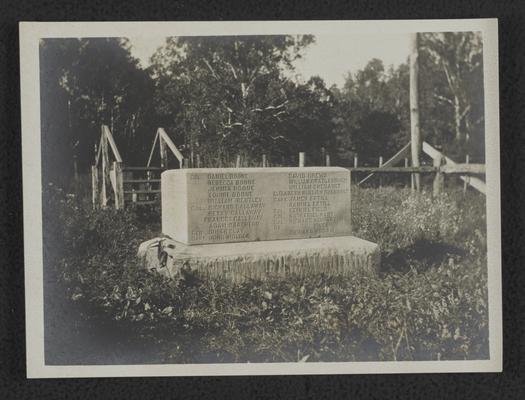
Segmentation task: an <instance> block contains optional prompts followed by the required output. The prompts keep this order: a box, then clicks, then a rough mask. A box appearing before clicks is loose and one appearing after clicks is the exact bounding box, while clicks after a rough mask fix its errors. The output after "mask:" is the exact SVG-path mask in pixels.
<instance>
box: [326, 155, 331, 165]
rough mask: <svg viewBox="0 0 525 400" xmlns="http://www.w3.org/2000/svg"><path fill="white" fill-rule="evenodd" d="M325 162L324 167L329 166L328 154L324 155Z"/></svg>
mask: <svg viewBox="0 0 525 400" xmlns="http://www.w3.org/2000/svg"><path fill="white" fill-rule="evenodd" d="M325 160H326V162H325V164H326V166H327V167H329V166H330V154H328V153H326V156H325Z"/></svg>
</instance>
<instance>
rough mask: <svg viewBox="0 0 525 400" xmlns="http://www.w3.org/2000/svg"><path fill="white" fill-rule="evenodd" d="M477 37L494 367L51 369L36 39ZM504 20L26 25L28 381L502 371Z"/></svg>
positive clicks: (23, 75)
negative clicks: (500, 22) (501, 35)
mask: <svg viewBox="0 0 525 400" xmlns="http://www.w3.org/2000/svg"><path fill="white" fill-rule="evenodd" d="M458 31H464V32H466V31H478V32H481V33H482V38H483V59H484V62H483V68H484V71H483V72H484V93H485V99H484V100H485V147H486V183H487V193H486V196H487V248H488V254H487V267H488V297H489V347H490V348H489V354H490V359H488V360H476V361H473V360H466V361H388V362H326V363H321V362H316V363H236V364H226V363H225V364H160V365H156V364H155V365H150V364H147V365H146V364H140V365H82V366H79V365H67V366H56V365H53V366H51V365H45V360H44V304H43V301H44V293H43V255H42V247H43V242H42V182H41V177H42V174H41V147H40V142H41V137H40V79H39V76H40V70H39V42H40V39H42V38H70V37H78V38H80V37H128V36H136V35H137V32H140V35H141V36H143V37H148V36H156V37H158V36H159V35H163V36H208V35H209V36H220V35H268V34H272V35H273V34H306V33H308V34H313V35H316V34H317V35H320V34H331V35H343V34H377V33H378V32H381V33H392V34H395V33H410V32H458ZM498 78H499V75H498V21H497V19H457V20H374V21H365V20H363V21H236V22H231V21H227V22H223V21H220V22H219V21H216V22H210V21H200V22H158V21H157V22H21V23H20V90H21V115H22V160H23V167H22V168H23V174H22V176H23V202H24V258H25V301H26V361H27V377H28V378H59V377H63V378H72V377H124V376H130V377H131V376H203V375H204V376H219V375H306V374H316V375H319V374H391V373H437V372H446V373H451V372H501V371H502V363H503V360H502V357H503V354H502V299H501V296H502V292H501V214H500V160H499V157H500V156H499V82H498Z"/></svg>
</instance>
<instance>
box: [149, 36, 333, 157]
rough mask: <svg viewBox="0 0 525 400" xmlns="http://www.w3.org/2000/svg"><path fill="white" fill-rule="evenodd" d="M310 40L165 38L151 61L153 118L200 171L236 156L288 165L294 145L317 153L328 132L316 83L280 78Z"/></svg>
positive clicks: (322, 91) (325, 97) (324, 96)
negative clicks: (201, 158) (201, 162)
mask: <svg viewBox="0 0 525 400" xmlns="http://www.w3.org/2000/svg"><path fill="white" fill-rule="evenodd" d="M313 40H314V38H313V37H312V36H308V35H304V36H242V37H241V36H221V37H180V38H169V39H167V41H166V45H165V46H164V47H163V48H162V49H160V50H159V51H158V52H157V53H156V54H155V55H154V57H153V58H152V61H153V66H152V72H153V76H154V77H155V80H156V82H157V85H156V89H157V91H156V101H155V104H156V107H157V111H158V113H159V114H161V115H163V116H164V118H163V121H164V123H165V124H166V125H167V126H166V127H169V128H170V131H171V132H174V137H175V139H176V140H177V141H181V142H183V143H184V144H185V151H186V152H187V153H188V155H189V156H190V157H191V154H193V153H194V152H195V151H197V150H198V151H199V153H200V154H201V155H205V157H207V158H208V165H217V166H218V165H223V164H224V163H228V161H231V157H234V156H235V155H236V154H242V155H244V156H245V157H246V158H247V159H248V160H254V159H255V160H258V159H259V158H260V156H261V154H262V153H266V154H267V155H268V156H269V157H270V158H272V157H273V158H274V159H276V160H277V161H278V162H289V159H290V157H291V154H292V153H293V152H295V151H296V150H297V148H298V145H299V143H302V144H303V145H304V147H308V148H310V147H312V146H315V145H319V146H320V145H322V143H323V141H325V139H326V135H327V133H328V132H327V130H330V127H329V125H330V123H331V117H330V115H329V106H328V103H329V101H330V96H329V94H328V90H327V89H326V88H325V87H324V83H322V81H321V80H320V79H318V78H316V79H312V80H310V81H309V82H307V83H306V84H299V83H297V82H293V81H292V80H291V79H290V78H289V77H288V76H289V75H290V74H289V72H290V71H292V70H293V62H294V61H295V60H297V59H298V58H300V57H301V55H302V52H303V50H304V49H305V48H306V46H308V45H309V44H310V43H312V42H313ZM287 73H288V74H287ZM314 130H315V132H314ZM310 142H312V143H310ZM313 143H314V144H313Z"/></svg>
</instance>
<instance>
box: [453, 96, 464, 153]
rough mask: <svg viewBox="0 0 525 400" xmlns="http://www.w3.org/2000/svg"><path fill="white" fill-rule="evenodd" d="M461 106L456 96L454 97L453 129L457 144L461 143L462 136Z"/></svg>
mask: <svg viewBox="0 0 525 400" xmlns="http://www.w3.org/2000/svg"><path fill="white" fill-rule="evenodd" d="M461 119H462V116H461V104H460V102H459V98H458V96H454V128H455V133H456V141H457V143H458V144H459V143H461V139H462V136H463V135H462V134H461Z"/></svg>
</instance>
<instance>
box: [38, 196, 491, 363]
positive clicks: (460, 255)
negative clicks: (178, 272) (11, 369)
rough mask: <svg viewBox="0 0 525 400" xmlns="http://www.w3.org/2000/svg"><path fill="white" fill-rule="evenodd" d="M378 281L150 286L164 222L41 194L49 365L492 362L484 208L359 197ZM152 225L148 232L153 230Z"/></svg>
mask: <svg viewBox="0 0 525 400" xmlns="http://www.w3.org/2000/svg"><path fill="white" fill-rule="evenodd" d="M352 210H353V214H352V221H353V226H354V232H355V235H356V236H358V237H361V238H364V239H368V240H371V241H374V242H377V243H379V245H380V246H381V250H382V266H381V271H380V273H379V274H378V275H377V276H370V275H364V274H362V273H356V274H355V275H354V276H352V277H348V278H342V277H337V276H324V275H319V276H315V277H310V278H302V279H297V278H293V277H292V278H290V279H286V280H269V281H250V282H246V283H243V284H241V285H238V286H234V285H232V284H230V283H229V282H226V281H222V280H206V281H202V280H200V279H199V278H198V277H196V276H191V275H190V276H186V277H185V279H182V280H180V281H177V282H170V281H167V280H165V279H163V278H161V277H159V276H154V275H151V274H148V273H145V272H144V271H142V270H141V269H140V267H139V266H138V264H137V260H136V257H135V255H136V250H137V247H138V245H139V243H140V242H141V241H143V240H146V239H149V238H152V237H154V236H156V235H158V234H159V230H160V224H159V220H160V217H159V210H158V209H157V210H151V211H147V212H146V211H140V210H135V211H132V210H128V211H115V210H111V209H108V210H103V211H96V212H95V211H92V210H90V207H89V206H88V205H86V204H82V202H80V201H78V200H77V199H76V198H75V197H74V196H66V195H64V194H63V193H61V192H60V191H59V190H56V189H54V188H52V187H49V188H48V189H47V190H46V193H45V195H44V242H45V243H44V244H45V246H44V260H45V326H46V330H45V339H46V347H45V350H46V362H47V363H48V364H106V363H118V364H126V363H190V362H191V363H203V362H248V361H249V362H294V361H303V362H304V361H306V362H311V361H360V360H366V361H371V360H452V359H454V360H458V359H459V360H461V359H486V358H488V356H489V347H488V346H489V345H488V339H489V338H488V309H487V307H488V300H487V265H486V220H485V198H484V197H483V196H481V195H479V194H477V193H473V192H472V193H471V192H468V193H467V194H466V195H464V194H463V193H462V192H453V193H445V194H443V195H442V196H440V197H439V198H434V199H433V198H432V196H431V195H430V194H427V193H422V194H419V195H413V194H411V193H410V190H406V189H400V188H393V187H385V188H382V189H358V188H353V193H352ZM151 221H156V222H153V223H152V222H151Z"/></svg>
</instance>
